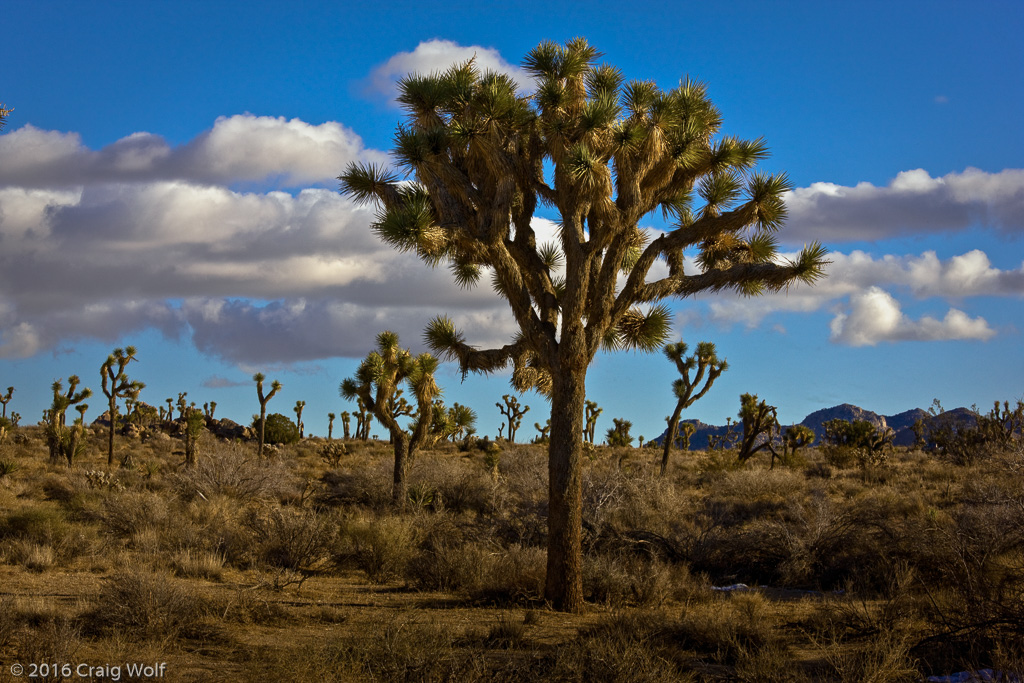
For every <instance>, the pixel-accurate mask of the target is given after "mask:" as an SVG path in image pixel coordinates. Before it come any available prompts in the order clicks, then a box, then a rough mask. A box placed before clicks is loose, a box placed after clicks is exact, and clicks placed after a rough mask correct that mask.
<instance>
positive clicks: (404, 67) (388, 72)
mask: <svg viewBox="0 0 1024 683" xmlns="http://www.w3.org/2000/svg"><path fill="white" fill-rule="evenodd" d="M471 59H472V60H475V64H476V66H477V68H478V69H480V71H481V72H485V71H494V72H497V73H503V74H508V75H509V76H510V77H511V78H512V79H513V80H514V81H515V82H516V84H517V85H518V86H519V89H520V90H521V91H524V92H529V91H532V90H533V89H534V87H535V85H534V81H533V77H532V76H530V74H529V73H527V72H526V71H524V70H523V69H521V68H520V67H518V66H515V65H514V64H509V63H508V62H507V61H505V58H504V57H502V56H501V53H499V52H498V51H497V50H495V49H494V48H489V47H481V46H479V45H469V46H463V45H459V44H458V43H454V42H452V41H450V40H437V39H435V40H428V41H425V42H422V43H420V44H419V45H417V46H416V49H415V50H413V51H412V52H399V53H398V54H396V55H394V56H393V57H391V58H390V59H389V60H387V61H386V62H384V63H383V64H381V65H380V66H378V67H376V68H375V69H374V70H373V72H372V73H371V74H370V77H369V87H370V89H371V90H373V91H375V92H377V93H379V94H382V95H384V96H386V97H388V98H389V99H393V98H394V97H395V96H396V95H397V94H398V89H397V87H396V84H397V83H398V80H399V79H400V78H402V77H403V76H405V75H407V74H420V75H424V76H426V75H428V74H433V73H439V72H443V71H446V70H447V69H448V68H449V67H451V66H452V65H454V64H461V63H463V62H467V61H469V60H471Z"/></svg>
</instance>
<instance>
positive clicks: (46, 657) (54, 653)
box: [15, 615, 82, 681]
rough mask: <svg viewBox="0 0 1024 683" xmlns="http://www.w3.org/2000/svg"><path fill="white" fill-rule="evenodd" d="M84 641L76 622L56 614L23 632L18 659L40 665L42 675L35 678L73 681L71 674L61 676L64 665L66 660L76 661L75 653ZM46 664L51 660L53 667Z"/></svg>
mask: <svg viewBox="0 0 1024 683" xmlns="http://www.w3.org/2000/svg"><path fill="white" fill-rule="evenodd" d="M81 644H82V639H81V637H80V631H79V628H78V626H77V625H76V624H75V623H74V621H73V620H72V619H69V618H68V617H67V616H64V615H59V616H54V617H51V618H48V619H46V620H44V621H43V622H42V623H41V624H39V625H37V626H35V627H33V628H32V629H31V630H27V631H24V632H23V633H22V634H21V637H20V638H19V639H18V647H17V655H16V658H17V659H19V660H21V661H22V662H33V663H38V664H39V669H38V670H37V671H38V673H40V674H43V675H41V676H39V677H37V678H33V679H32V680H35V681H65V680H71V677H65V676H63V675H62V673H61V668H62V666H63V664H65V663H66V662H73V661H75V653H76V652H78V651H79V649H80V648H81ZM46 663H49V667H50V668H44V667H46V666H47V664H46ZM26 672H28V669H26ZM15 680H17V679H15Z"/></svg>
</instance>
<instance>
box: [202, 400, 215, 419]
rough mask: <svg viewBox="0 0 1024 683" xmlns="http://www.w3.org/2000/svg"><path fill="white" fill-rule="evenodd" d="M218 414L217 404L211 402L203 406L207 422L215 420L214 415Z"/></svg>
mask: <svg viewBox="0 0 1024 683" xmlns="http://www.w3.org/2000/svg"><path fill="white" fill-rule="evenodd" d="M216 412H217V402H216V401H210V402H209V403H204V404H203V415H205V416H206V419H207V420H213V414H214V413H216Z"/></svg>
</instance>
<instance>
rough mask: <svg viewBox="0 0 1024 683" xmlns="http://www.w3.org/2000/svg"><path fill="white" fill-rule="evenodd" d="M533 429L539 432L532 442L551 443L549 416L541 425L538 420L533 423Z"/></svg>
mask: <svg viewBox="0 0 1024 683" xmlns="http://www.w3.org/2000/svg"><path fill="white" fill-rule="evenodd" d="M533 426H534V429H536V430H537V431H538V432H540V433H539V434H538V435H537V437H536V438H535V439H534V440H533V442H534V443H551V418H548V420H547V422H545V423H544V425H543V426H541V424H540V422H534V423H533Z"/></svg>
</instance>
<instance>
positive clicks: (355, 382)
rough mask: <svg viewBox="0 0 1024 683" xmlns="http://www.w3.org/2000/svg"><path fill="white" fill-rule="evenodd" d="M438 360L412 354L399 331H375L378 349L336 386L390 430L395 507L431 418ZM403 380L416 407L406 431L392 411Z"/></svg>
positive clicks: (438, 391)
mask: <svg viewBox="0 0 1024 683" xmlns="http://www.w3.org/2000/svg"><path fill="white" fill-rule="evenodd" d="M437 365H438V361H437V359H436V358H434V357H433V356H432V355H430V354H429V353H421V354H420V355H418V356H415V357H413V355H412V354H411V353H409V351H408V350H407V349H403V348H401V347H400V346H399V345H398V335H397V334H395V333H394V332H391V331H384V332H381V333H380V334H378V335H377V349H376V350H375V351H371V352H370V354H369V355H368V356H366V359H365V360H363V362H362V363H361V364H360V365H359V369H357V370H356V374H355V377H349V378H348V379H346V380H344V381H343V382H342V383H341V386H340V387H339V389H340V393H341V395H342V397H343V398H345V399H346V400H349V401H351V400H354V399H361V402H362V405H365V406H366V408H367V409H368V410H370V411H371V412H372V413H373V415H374V417H376V418H377V419H378V420H380V423H381V424H382V425H384V426H385V427H386V428H387V429H388V431H389V432H390V433H391V443H392V444H393V445H394V449H395V472H394V480H393V481H394V483H393V485H392V488H391V496H392V501H393V502H394V504H395V505H396V506H398V507H401V506H404V505H405V501H406V498H407V497H408V482H407V479H406V473H407V472H408V467H409V460H410V459H411V458H412V457H413V455H414V454H415V452H416V449H417V448H419V447H420V445H422V444H423V443H424V441H425V440H426V439H427V436H428V434H429V432H430V427H431V423H432V421H433V411H434V399H435V398H437V397H438V396H439V395H440V394H441V389H440V388H439V387H438V386H437V382H435V381H434V372H435V371H436V370H437ZM403 383H404V384H406V385H407V386H408V387H409V389H410V390H411V391H412V395H413V396H415V397H416V405H417V406H418V411H417V413H416V416H415V417H416V419H415V421H414V422H413V424H412V425H411V428H410V430H409V431H406V430H405V429H402V427H401V426H400V425H399V424H398V415H396V413H395V409H396V401H395V400H394V398H395V394H396V393H397V392H398V391H399V385H400V384H403Z"/></svg>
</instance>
